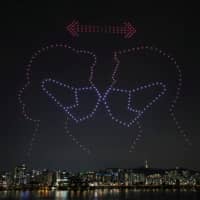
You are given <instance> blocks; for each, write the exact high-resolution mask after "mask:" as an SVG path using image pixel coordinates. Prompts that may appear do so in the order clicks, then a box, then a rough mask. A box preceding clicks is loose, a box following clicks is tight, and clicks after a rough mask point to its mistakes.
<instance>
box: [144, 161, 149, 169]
mask: <svg viewBox="0 0 200 200" xmlns="http://www.w3.org/2000/svg"><path fill="white" fill-rule="evenodd" d="M148 168H149V165H148V161H147V160H145V169H148Z"/></svg>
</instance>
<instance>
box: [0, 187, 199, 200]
mask: <svg viewBox="0 0 200 200" xmlns="http://www.w3.org/2000/svg"><path fill="white" fill-rule="evenodd" d="M0 199H4V200H17V199H20V200H29V199H31V200H199V199H200V192H199V191H198V192H197V191H184V190H183V191H176V190H174V191H171V190H168V191H167V190H165V191H159V190H151V191H150V190H149V191H148V190H130V189H129V190H128V189H127V190H119V189H104V190H90V191H34V192H30V191H24V192H22V191H1V192H0Z"/></svg>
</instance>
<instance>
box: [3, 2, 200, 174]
mask: <svg viewBox="0 0 200 200" xmlns="http://www.w3.org/2000/svg"><path fill="white" fill-rule="evenodd" d="M116 4H117V3H114V2H113V4H112V5H107V6H103V5H83V4H82V5H81V4H78V2H77V5H74V6H71V5H70V6H69V5H67V4H66V5H64V4H63V5H53V4H48V5H47V4H46V5H36V4H30V3H22V2H21V3H20V2H18V3H13V4H10V5H5V6H4V5H3V6H1V9H2V12H1V15H2V16H1V33H0V43H1V45H0V53H1V59H0V70H1V79H0V81H1V82H0V83H1V84H0V88H1V98H0V109H1V115H0V121H1V123H0V168H1V169H2V170H7V169H12V168H13V167H14V166H15V165H17V164H19V163H21V162H26V161H27V158H26V154H27V151H28V148H29V143H30V140H31V138H32V134H33V131H34V124H33V123H31V122H30V121H27V120H25V119H24V117H23V115H22V112H21V110H22V109H21V107H20V104H19V102H18V100H17V95H18V92H19V90H20V89H21V88H22V87H23V86H24V84H25V81H26V80H25V65H26V64H27V63H28V60H29V58H30V57H31V55H32V53H34V51H36V50H38V49H40V48H41V47H43V46H46V45H49V44H53V43H56V42H58V43H59V42H63V43H67V44H68V45H70V46H72V47H74V48H76V49H86V50H88V51H91V52H93V53H94V54H96V56H97V65H96V66H95V69H94V78H93V81H94V84H95V86H96V87H97V88H98V90H99V91H100V92H101V93H104V92H105V90H106V89H107V88H108V87H109V86H110V85H111V83H112V79H111V77H112V73H113V70H114V65H115V62H114V60H113V53H114V51H115V50H123V49H128V48H132V47H137V46H141V45H148V46H151V45H152V46H155V47H158V48H160V49H163V50H164V51H166V52H169V53H170V54H171V55H173V56H174V57H175V58H176V60H177V62H178V63H179V64H180V66H181V69H182V74H183V87H182V91H181V95H180V99H179V101H178V104H177V106H176V110H175V113H176V117H177V119H178V121H179V122H180V124H181V127H182V128H183V129H184V130H186V134H187V135H188V138H189V139H190V140H191V142H192V146H191V147H188V145H187V144H186V143H185V141H184V137H183V136H182V135H181V134H180V133H178V131H177V129H176V126H175V123H174V122H173V120H172V119H171V117H170V115H169V106H170V102H171V101H172V100H173V98H174V97H175V84H176V76H177V74H176V70H175V68H174V67H173V66H172V65H171V64H170V63H169V62H168V61H167V60H166V59H164V58H162V57H160V56H158V55H156V54H152V53H149V52H143V53H141V54H131V53H130V54H127V55H124V56H122V57H121V58H120V61H121V63H120V67H119V71H118V72H117V80H118V81H117V83H116V88H125V89H133V88H137V87H140V86H142V85H145V84H148V83H151V82H155V81H160V82H163V83H164V84H165V85H166V87H167V92H166V94H165V95H163V96H162V97H161V98H160V99H159V100H158V101H157V102H156V103H155V104H153V105H152V107H151V108H150V109H149V110H148V111H146V112H145V114H144V115H143V117H142V118H141V119H140V123H141V126H142V130H143V133H142V138H141V139H140V141H138V142H137V144H136V148H135V150H134V151H133V152H132V153H129V147H130V144H131V142H132V141H133V139H134V138H135V137H136V136H137V134H138V128H137V126H131V127H130V128H126V127H123V126H121V125H119V124H117V123H115V122H114V121H113V120H111V118H110V117H109V115H108V113H107V112H106V109H105V106H103V104H101V105H100V106H99V108H98V109H97V112H96V113H95V115H94V117H93V118H91V119H89V120H86V121H85V122H82V123H80V124H76V123H75V122H74V121H73V120H72V119H69V120H68V126H69V130H70V133H71V134H73V135H74V136H75V137H76V138H78V140H79V141H80V142H81V144H84V145H85V146H87V147H88V148H90V149H91V155H88V154H87V153H85V152H84V151H83V150H82V149H81V148H79V146H77V145H76V144H75V143H74V142H72V140H71V139H70V137H69V136H68V135H67V134H66V130H65V128H64V125H65V122H66V119H67V115H66V113H64V112H63V111H62V110H61V109H59V108H58V107H57V106H56V104H55V103H54V102H53V101H52V100H51V99H50V98H49V97H48V96H47V95H46V94H45V93H44V92H43V91H42V88H41V82H42V81H43V80H44V79H46V78H52V79H55V80H58V81H60V82H62V83H64V84H69V85H73V86H74V87H84V86H88V85H89V82H88V78H89V67H90V65H91V61H92V60H91V57H89V56H87V55H81V56H78V55H76V54H74V53H73V52H71V51H70V50H63V49H58V50H52V51H49V52H48V53H45V54H44V55H42V56H41V57H40V58H39V59H38V60H37V61H36V62H35V63H34V64H33V70H32V76H31V77H32V79H31V81H32V84H31V86H30V87H29V89H28V90H27V91H26V92H25V94H24V96H23V100H24V101H25V102H26V104H27V110H28V112H29V113H30V115H31V116H32V117H33V118H34V119H40V120H41V124H40V128H39V131H38V133H37V135H36V137H35V142H34V143H33V148H32V153H31V156H30V157H29V161H28V165H29V166H30V167H34V168H50V169H57V168H61V169H67V170H72V171H73V170H86V169H99V168H106V167H124V168H131V167H138V166H142V165H143V163H144V161H145V160H148V161H149V163H150V166H152V167H162V168H170V167H176V166H180V167H186V168H192V169H198V170H200V160H199V156H198V152H199V151H200V146H199V141H200V136H199V123H198V122H199V120H200V117H199V111H200V104H199V101H200V95H199V92H198V91H199V67H198V57H199V56H198V51H199V47H197V44H196V39H195V38H196V34H197V33H196V31H195V26H194V24H195V21H194V19H195V18H196V17H195V16H190V18H191V21H192V23H191V21H190V19H189V18H187V20H186V17H184V10H183V6H181V5H162V6H159V5H143V6H142V5H120V4H118V5H116ZM121 4H122V3H121ZM73 19H77V20H79V21H80V23H82V24H94V25H95V24H96V25H109V24H111V25H112V24H113V25H115V24H116V25H121V24H123V22H124V21H130V22H131V23H132V24H134V25H135V27H136V29H137V33H136V34H135V36H134V37H133V38H131V39H124V38H123V37H120V36H117V35H109V34H100V33H98V34H93V33H85V34H84V33H82V34H80V37H79V38H72V37H71V35H70V34H69V33H68V32H67V31H66V30H65V27H66V25H67V24H69V23H70V22H72V20H73ZM46 87H47V88H48V90H49V91H51V92H52V93H53V94H54V95H55V96H56V98H57V99H59V101H60V102H62V103H63V104H64V105H66V106H67V105H69V104H71V103H72V102H73V101H74V99H73V98H74V97H73V95H72V93H70V90H68V91H67V90H66V89H65V88H63V87H58V86H57V85H56V84H52V83H47V84H46ZM159 92H160V88H159V87H155V88H150V89H147V90H146V91H144V92H138V94H136V95H135V97H134V102H131V105H132V106H134V107H135V108H137V109H142V108H143V107H144V106H145V105H146V104H147V103H148V102H149V101H150V100H151V99H152V97H155V95H157V94H158V93H159ZM79 100H80V105H79V108H77V109H75V110H74V111H73V112H74V114H75V115H76V116H83V115H86V114H87V113H88V112H89V111H90V110H91V108H93V107H94V105H95V103H96V101H97V97H96V94H94V92H92V91H86V92H83V94H81V95H80V99H79ZM127 101H128V100H127V95H126V94H120V93H116V94H113V95H111V96H110V97H109V102H111V106H112V110H113V113H114V114H115V115H116V116H118V117H120V118H122V119H124V120H130V119H131V118H133V116H134V115H132V114H131V113H129V112H127V109H126V107H127Z"/></svg>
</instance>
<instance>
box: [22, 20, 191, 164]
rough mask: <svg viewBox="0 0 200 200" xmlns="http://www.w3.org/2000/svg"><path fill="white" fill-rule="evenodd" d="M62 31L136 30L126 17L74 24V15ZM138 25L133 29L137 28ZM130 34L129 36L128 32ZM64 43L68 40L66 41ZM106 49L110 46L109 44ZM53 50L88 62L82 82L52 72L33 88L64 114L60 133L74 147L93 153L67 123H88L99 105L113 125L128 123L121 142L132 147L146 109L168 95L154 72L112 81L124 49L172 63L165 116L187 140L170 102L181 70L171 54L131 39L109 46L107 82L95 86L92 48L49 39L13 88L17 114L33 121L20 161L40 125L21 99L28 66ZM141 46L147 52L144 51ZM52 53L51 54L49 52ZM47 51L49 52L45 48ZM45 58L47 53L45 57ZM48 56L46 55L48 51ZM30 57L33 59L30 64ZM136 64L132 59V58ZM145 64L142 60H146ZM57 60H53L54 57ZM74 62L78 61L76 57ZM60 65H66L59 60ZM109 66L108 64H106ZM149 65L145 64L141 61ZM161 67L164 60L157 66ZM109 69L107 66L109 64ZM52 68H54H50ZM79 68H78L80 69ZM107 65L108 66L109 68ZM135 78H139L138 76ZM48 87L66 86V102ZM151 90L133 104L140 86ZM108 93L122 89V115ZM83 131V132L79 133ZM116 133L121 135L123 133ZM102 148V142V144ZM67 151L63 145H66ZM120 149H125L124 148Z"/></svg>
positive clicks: (29, 78) (124, 33)
mask: <svg viewBox="0 0 200 200" xmlns="http://www.w3.org/2000/svg"><path fill="white" fill-rule="evenodd" d="M66 29H67V32H68V33H69V34H70V36H72V37H78V36H79V34H81V33H84V34H96V33H98V34H105V33H110V34H112V36H111V37H116V36H120V35H122V36H123V37H124V39H132V40H134V37H133V35H134V34H136V28H135V27H134V26H133V25H132V24H131V23H129V22H128V23H124V26H122V27H120V26H108V25H105V26H100V25H80V23H79V21H76V20H74V21H72V23H70V24H69V25H67V28H66ZM138 32H139V31H137V34H139V33H138ZM132 37H133V38H132ZM69 43H70V42H69ZM110 49H112V48H110ZM55 50H67V51H70V52H71V53H73V54H75V55H76V56H77V59H79V56H81V55H82V56H87V57H89V58H90V62H88V63H87V64H88V67H87V69H86V68H84V69H85V71H87V72H88V73H87V74H88V77H87V80H86V81H85V83H84V84H83V83H82V84H79V85H78V86H77V84H76V82H73V81H72V82H73V83H71V84H70V83H69V80H68V79H67V78H66V79H63V80H59V79H57V78H56V77H53V76H52V77H51V76H43V77H41V79H40V80H39V83H38V84H39V90H40V91H41V92H42V94H43V95H44V96H46V97H47V99H48V102H49V103H50V105H51V106H53V107H56V109H57V110H58V111H59V112H60V113H62V114H64V116H65V122H64V124H63V126H64V131H65V133H66V135H67V136H68V138H67V139H68V140H71V141H72V142H73V144H74V145H75V146H76V148H79V149H80V150H81V151H82V152H83V153H86V154H87V155H88V156H90V155H91V154H94V155H95V147H93V148H92V149H90V147H88V145H89V144H88V143H87V141H82V140H81V139H80V137H77V135H76V132H75V131H73V130H70V128H69V126H70V123H74V124H75V126H79V124H82V123H85V122H87V123H88V124H89V123H93V122H92V120H93V118H95V117H96V115H97V116H98V111H99V110H103V111H104V112H105V113H106V117H108V118H109V119H111V121H113V122H114V123H115V124H116V125H117V126H120V127H123V128H124V132H126V130H128V129H129V130H131V129H133V127H136V128H137V133H135V131H134V133H133V134H132V136H131V137H130V138H129V139H128V141H131V142H129V143H127V144H125V146H127V148H126V151H127V152H128V153H133V152H134V151H135V149H136V145H139V141H142V136H143V135H144V134H145V132H144V130H143V128H144V124H143V118H144V116H145V115H146V113H148V111H149V110H151V109H152V110H153V109H154V108H155V107H156V106H157V104H159V102H160V101H162V99H163V98H165V97H166V96H167V95H168V90H169V89H170V88H169V87H168V84H167V83H166V81H165V80H162V79H160V77H158V78H157V79H152V80H151V81H149V80H142V81H143V82H144V83H142V84H141V83H139V82H138V83H137V84H136V85H134V86H131V84H130V85H129V86H127V87H121V86H120V84H118V81H119V77H120V73H121V69H122V68H123V67H124V66H123V64H122V63H121V57H122V56H124V55H129V56H130V57H135V56H137V55H140V54H144V56H145V57H144V58H143V59H146V57H147V56H148V54H152V55H153V56H154V57H155V59H156V56H157V57H158V58H159V59H160V58H163V59H164V62H166V63H167V65H169V66H168V67H170V68H173V70H174V71H173V73H174V77H175V79H176V80H175V82H174V84H173V85H172V86H170V87H173V89H174V91H175V95H174V96H173V99H171V101H170V103H169V107H168V113H169V116H170V117H171V120H172V121H173V122H174V124H175V128H176V131H177V133H178V134H180V135H182V137H183V139H184V142H185V144H186V145H187V146H191V145H192V144H191V141H190V139H189V137H188V134H186V132H185V131H184V129H183V128H182V126H181V125H180V123H179V121H178V119H177V117H176V114H175V108H176V104H177V102H178V99H179V97H180V92H181V87H182V71H181V67H180V65H179V64H178V62H177V61H176V59H175V58H174V57H173V56H171V55H170V54H168V53H166V52H165V51H163V50H161V49H159V48H157V47H154V46H147V45H139V46H138V45H137V46H133V47H131V48H126V47H124V49H121V50H116V49H112V50H111V52H110V55H113V56H112V57H111V58H110V59H111V60H113V61H114V67H113V66H110V69H112V70H111V71H112V73H111V74H110V83H109V84H108V85H107V86H106V87H105V88H104V89H103V90H102V89H100V88H99V86H98V84H96V81H95V75H96V74H98V70H97V68H98V66H97V65H98V60H99V59H98V58H99V55H98V53H97V54H96V53H94V52H92V51H91V50H87V48H85V49H84V48H82V49H81V48H80V49H79V48H75V47H72V46H71V45H68V43H67V42H57V43H52V44H49V45H45V46H43V47H41V48H39V49H38V50H37V51H35V53H33V55H32V56H31V58H30V60H29V62H28V64H27V65H26V73H25V79H26V83H25V84H24V86H23V87H22V88H21V89H20V90H19V93H18V102H19V104H20V106H21V111H22V115H23V116H24V118H25V119H26V120H27V121H30V122H32V123H33V124H34V129H33V134H32V137H31V139H30V142H29V146H28V150H27V151H26V162H30V161H31V156H32V152H33V151H34V145H35V143H36V141H37V140H36V138H39V137H40V125H41V124H42V120H41V119H40V118H35V117H33V116H32V115H31V114H30V113H29V110H30V109H29V108H28V105H27V103H26V101H25V100H24V95H25V96H26V92H27V91H29V90H31V89H30V88H31V86H32V71H34V68H35V67H37V60H39V59H40V58H42V57H43V56H45V54H48V53H49V52H54V51H55ZM146 52H147V53H146ZM55 55H56V54H55ZM64 55H65V59H66V60H68V59H69V58H70V55H68V53H64ZM51 56H53V54H51ZM47 58H48V57H47ZM49 58H50V57H49ZM35 63H36V64H35ZM134 64H136V65H137V63H133V67H134ZM147 64H148V63H147ZM58 65H59V63H58ZM80 65H82V64H81V63H80ZM65 67H66V68H67V67H68V66H65ZM108 67H109V66H108ZM147 67H149V66H147ZM160 67H164V68H165V65H164V66H160ZM110 69H109V70H110ZM54 70H56V69H54ZM81 70H83V69H81ZM109 70H108V71H109ZM78 73H79V72H78V71H76V72H75V74H77V75H78ZM34 76H36V77H37V73H35V72H34ZM139 81H140V80H139ZM53 87H56V88H58V89H60V88H62V91H63V95H64V94H65V93H67V92H69V93H70V94H71V95H72V99H73V100H72V101H71V103H69V104H68V103H67V102H65V101H60V96H58V95H57V94H56V91H55V90H52V88H53ZM148 90H152V91H155V93H154V94H153V95H152V97H151V98H149V97H148V98H146V99H145V103H144V104H143V106H141V107H140V108H138V107H137V106H136V105H135V103H134V101H135V98H137V96H138V95H140V94H141V93H142V92H145V91H148ZM84 92H87V93H88V101H90V95H91V93H93V96H94V97H93V98H94V102H93V103H92V104H91V107H90V108H89V110H88V111H87V112H85V113H84V114H83V113H82V107H83V106H81V105H80V103H81V104H82V103H84V102H81V101H82V100H81V99H82V93H84ZM114 95H122V96H123V98H125V99H126V102H125V103H124V105H123V107H124V109H125V112H127V113H128V117H124V114H123V113H120V112H119V113H116V110H115V108H113V103H112V98H113V96H114ZM83 134H84V133H83ZM121 137H124V136H123V135H122V136H121ZM102 148H103V147H102ZM66 151H67V146H66ZM126 151H125V152H126Z"/></svg>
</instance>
